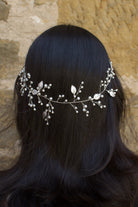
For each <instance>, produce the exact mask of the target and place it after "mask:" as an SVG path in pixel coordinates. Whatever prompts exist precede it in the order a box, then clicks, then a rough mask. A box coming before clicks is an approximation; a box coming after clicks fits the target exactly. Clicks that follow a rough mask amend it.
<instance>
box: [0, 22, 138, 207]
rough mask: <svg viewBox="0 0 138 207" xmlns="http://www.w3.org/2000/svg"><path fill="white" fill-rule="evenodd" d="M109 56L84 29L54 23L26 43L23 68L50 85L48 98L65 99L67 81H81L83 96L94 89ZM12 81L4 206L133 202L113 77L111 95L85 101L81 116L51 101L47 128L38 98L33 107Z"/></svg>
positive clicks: (1, 189)
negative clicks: (15, 151)
mask: <svg viewBox="0 0 138 207" xmlns="http://www.w3.org/2000/svg"><path fill="white" fill-rule="evenodd" d="M109 61H110V60H109V57H108V54H107V52H106V50H105V48H104V46H103V45H102V43H101V42H100V41H99V40H98V39H97V38H96V37H95V36H94V35H93V34H91V33H90V32H89V31H87V30H85V29H83V28H81V27H77V26H72V25H58V26H55V27H52V28H50V29H48V30H47V31H45V32H44V33H42V34H41V35H40V36H39V37H38V38H36V40H35V41H34V42H33V44H32V45H31V47H30V49H29V51H28V54H27V57H26V61H25V69H26V71H27V72H29V73H30V74H31V79H32V80H33V82H34V87H36V86H37V84H38V83H39V82H40V81H41V80H43V81H44V83H52V85H53V86H52V88H51V90H49V91H48V93H49V94H48V96H52V97H55V98H56V97H57V94H65V97H66V98H68V100H70V99H71V98H72V97H71V93H70V87H71V85H74V86H76V88H78V86H79V85H80V82H81V81H84V89H83V92H82V93H81V95H80V96H81V99H82V100H83V99H85V98H86V97H88V95H92V94H95V93H96V92H97V91H98V89H99V85H100V81H101V80H104V79H105V77H106V71H107V69H108V67H109V66H110V65H109ZM115 73H116V74H117V72H116V71H115ZM18 82H19V77H18V76H17V79H16V82H15V88H14V99H15V106H16V107H15V112H16V126H17V131H18V133H19V136H20V139H21V153H20V155H19V158H18V161H17V162H16V164H15V165H14V166H13V167H11V168H10V169H8V170H5V171H1V172H0V195H1V203H3V202H4V201H5V200H6V197H7V196H8V195H10V196H9V199H8V206H9V207H19V206H23V207H31V206H33V207H35V206H37V207H44V206H46V207H52V206H60V207H63V206H66V207H67V206H72V207H73V206H74V207H78V206H81V207H82V206H87V207H88V206H91V207H92V206H93V207H108V206H110V207H112V206H113V207H130V206H131V207H132V206H133V205H134V200H135V199H136V193H137V167H138V156H137V155H135V154H134V153H133V152H131V151H130V150H129V149H128V148H127V147H126V146H125V144H124V143H123V142H122V139H121V135H120V124H121V122H122V120H123V118H124V111H125V105H126V102H125V96H124V92H123V89H122V86H121V83H120V81H119V79H118V77H117V75H116V76H115V78H114V79H113V80H112V81H111V83H110V85H109V88H117V89H118V92H117V94H116V96H115V97H114V98H112V97H111V96H109V95H108V94H106V95H105V96H104V98H103V99H102V101H103V102H104V104H106V106H107V107H106V108H104V109H100V108H99V107H98V106H95V107H94V106H92V103H89V104H88V108H89V111H90V116H89V117H86V115H85V113H84V112H82V108H81V106H80V108H79V113H78V114H76V113H75V112H74V109H73V108H71V107H70V106H68V105H66V106H65V105H60V104H58V105H56V106H55V113H54V115H53V116H52V119H51V120H50V125H49V126H46V123H45V121H44V120H43V118H42V115H41V114H42V112H43V110H44V107H45V104H44V107H38V108H37V110H36V111H35V112H34V111H33V110H32V109H31V108H30V107H29V106H28V97H27V96H21V94H20V88H19V84H18ZM2 205H3V204H2Z"/></svg>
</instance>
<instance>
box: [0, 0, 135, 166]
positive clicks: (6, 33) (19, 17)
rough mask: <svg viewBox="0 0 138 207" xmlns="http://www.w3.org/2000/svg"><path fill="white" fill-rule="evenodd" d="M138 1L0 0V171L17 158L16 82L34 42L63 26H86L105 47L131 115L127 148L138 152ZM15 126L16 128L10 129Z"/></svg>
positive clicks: (127, 132) (128, 125)
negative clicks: (49, 29) (42, 34)
mask: <svg viewBox="0 0 138 207" xmlns="http://www.w3.org/2000/svg"><path fill="white" fill-rule="evenodd" d="M137 10H138V0H0V130H2V129H3V128H6V127H8V126H9V127H8V128H7V130H5V131H2V132H1V133H0V169H5V168H8V167H9V166H10V165H12V164H13V162H14V161H15V160H16V158H18V155H19V152H20V142H19V140H18V134H17V132H16V128H15V123H14V112H13V109H14V106H13V102H12V98H13V87H14V82H15V79H16V77H17V75H18V73H19V71H20V70H21V68H22V66H23V65H24V61H25V56H26V53H27V51H28V48H29V46H30V44H31V43H32V41H33V40H34V39H35V38H36V37H37V36H38V35H39V34H41V33H42V32H43V31H45V30H46V29H48V28H50V27H52V26H55V25H58V24H63V23H65V24H73V25H77V26H81V27H84V28H86V29H87V30H89V31H90V32H92V33H93V34H94V35H96V36H97V37H98V38H99V39H100V40H101V42H102V43H103V44H104V46H105V48H106V50H107V52H108V54H109V57H110V59H111V60H112V62H113V66H114V68H115V69H116V70H117V72H118V73H119V74H120V79H121V82H122V84H123V88H124V90H125V93H126V96H127V99H128V100H127V105H128V110H129V115H128V117H127V119H126V120H127V121H126V123H127V125H125V128H123V131H124V132H125V135H126V136H123V137H122V138H123V141H124V142H125V144H126V145H127V146H128V147H129V148H130V149H131V150H132V151H134V152H136V153H138V137H137V132H138V61H137V53H138V15H137V14H138V13H137ZM11 123H12V125H11Z"/></svg>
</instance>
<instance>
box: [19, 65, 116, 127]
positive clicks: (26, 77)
mask: <svg viewBox="0 0 138 207" xmlns="http://www.w3.org/2000/svg"><path fill="white" fill-rule="evenodd" d="M18 76H19V81H20V86H21V88H20V93H21V96H23V95H24V93H25V92H28V94H27V96H28V97H29V103H28V106H29V107H32V108H33V110H34V111H36V110H37V107H36V104H35V103H34V102H33V97H34V96H37V100H38V104H40V105H44V103H43V101H42V100H43V99H46V100H47V103H46V105H45V110H44V111H43V113H42V117H43V119H44V120H45V121H46V125H49V119H51V114H54V106H53V103H58V104H69V105H70V106H71V107H72V108H73V109H74V110H75V112H76V113H79V111H78V107H77V106H76V105H75V104H81V105H82V111H83V112H85V113H86V117H88V116H89V110H88V109H87V105H86V103H87V102H89V101H90V102H91V103H92V104H93V106H95V105H98V106H99V107H100V108H101V109H102V108H106V105H103V104H102V103H101V98H103V97H104V92H107V93H108V94H109V95H110V96H111V97H115V95H116V91H118V89H112V88H111V89H109V90H108V89H107V87H108V85H109V84H110V82H111V79H114V76H115V73H114V71H113V67H112V62H110V67H109V68H108V69H107V76H106V79H105V80H104V81H103V80H101V82H100V87H99V92H98V93H95V94H94V95H93V96H88V98H87V99H85V100H80V97H79V96H78V95H79V93H81V92H82V89H83V88H84V81H81V83H80V86H79V88H78V90H77V89H76V87H75V86H74V85H71V89H70V90H71V93H72V94H73V100H71V101H68V100H67V99H65V95H64V94H60V95H58V98H57V99H56V100H53V97H48V96H47V94H46V90H47V89H50V88H51V86H52V84H51V83H49V84H47V83H43V81H40V82H39V83H38V86H37V87H36V88H33V86H32V85H33V81H32V80H31V74H30V73H26V72H25V67H23V69H22V70H21V71H20V73H19V75H18ZM27 82H29V84H28V86H27ZM63 99H64V100H63Z"/></svg>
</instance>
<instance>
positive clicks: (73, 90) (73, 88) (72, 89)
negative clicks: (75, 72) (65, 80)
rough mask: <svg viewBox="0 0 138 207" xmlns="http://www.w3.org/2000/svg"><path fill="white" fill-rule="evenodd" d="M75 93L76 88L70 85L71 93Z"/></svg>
mask: <svg viewBox="0 0 138 207" xmlns="http://www.w3.org/2000/svg"><path fill="white" fill-rule="evenodd" d="M76 91H77V89H76V87H75V86H73V85H71V93H73V94H75V93H76Z"/></svg>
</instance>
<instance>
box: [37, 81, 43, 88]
mask: <svg viewBox="0 0 138 207" xmlns="http://www.w3.org/2000/svg"><path fill="white" fill-rule="evenodd" d="M38 88H39V89H40V90H41V89H42V88H43V81H41V82H40V83H39V84H38Z"/></svg>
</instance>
